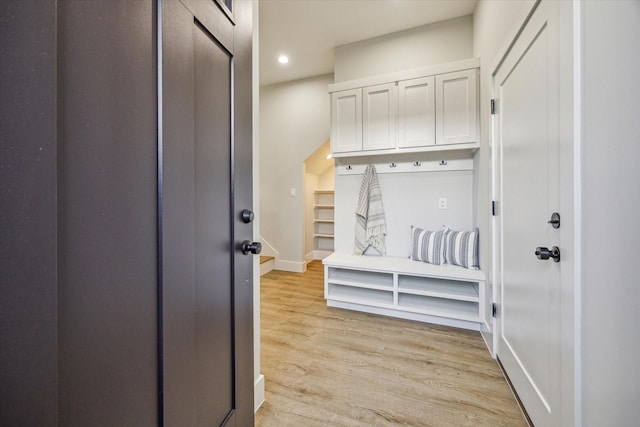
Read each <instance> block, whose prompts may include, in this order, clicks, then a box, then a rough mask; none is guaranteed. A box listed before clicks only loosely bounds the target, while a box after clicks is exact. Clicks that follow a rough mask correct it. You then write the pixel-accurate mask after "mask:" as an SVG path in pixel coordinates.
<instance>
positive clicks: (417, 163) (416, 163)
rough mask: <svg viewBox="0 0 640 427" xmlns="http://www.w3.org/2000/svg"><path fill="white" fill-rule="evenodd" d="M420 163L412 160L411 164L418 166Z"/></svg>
mask: <svg viewBox="0 0 640 427" xmlns="http://www.w3.org/2000/svg"><path fill="white" fill-rule="evenodd" d="M420 165H422V163H420V162H413V166H420Z"/></svg>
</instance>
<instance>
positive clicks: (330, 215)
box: [313, 190, 335, 254]
mask: <svg viewBox="0 0 640 427" xmlns="http://www.w3.org/2000/svg"><path fill="white" fill-rule="evenodd" d="M334 223H335V221H334V192H333V190H316V191H314V192H313V240H314V244H313V248H314V250H316V251H322V252H326V253H327V254H328V253H330V252H333V248H334V243H333V236H334Z"/></svg>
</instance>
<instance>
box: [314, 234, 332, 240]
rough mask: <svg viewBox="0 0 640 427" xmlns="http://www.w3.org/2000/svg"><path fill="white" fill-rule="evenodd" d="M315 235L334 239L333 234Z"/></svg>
mask: <svg viewBox="0 0 640 427" xmlns="http://www.w3.org/2000/svg"><path fill="white" fill-rule="evenodd" d="M313 237H322V238H325V239H333V234H314V235H313Z"/></svg>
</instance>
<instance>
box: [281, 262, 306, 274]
mask: <svg viewBox="0 0 640 427" xmlns="http://www.w3.org/2000/svg"><path fill="white" fill-rule="evenodd" d="M276 270H281V271H291V272H292V273H304V272H305V271H307V263H306V261H302V262H299V261H283V260H280V259H277V258H276Z"/></svg>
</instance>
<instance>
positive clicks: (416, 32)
mask: <svg viewBox="0 0 640 427" xmlns="http://www.w3.org/2000/svg"><path fill="white" fill-rule="evenodd" d="M472 37H473V20H472V17H471V15H468V16H463V17H460V18H455V19H450V20H447V21H442V22H438V23H435V24H429V25H424V26H421V27H417V28H414V29H411V30H407V31H401V32H397V33H393V34H389V35H385V36H381V37H376V38H373V39H369V40H364V41H360V42H356V43H350V44H346V45H342V46H337V47H336V48H335V49H334V60H335V68H334V74H335V81H336V82H341V81H345V80H353V79H358V78H362V77H368V76H373V75H377V74H386V73H390V72H394V71H402V70H406V69H410V68H419V67H424V66H428V65H435V64H442V63H445V62H452V61H458V60H461V59H468V58H471V56H472V53H473V41H472Z"/></svg>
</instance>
